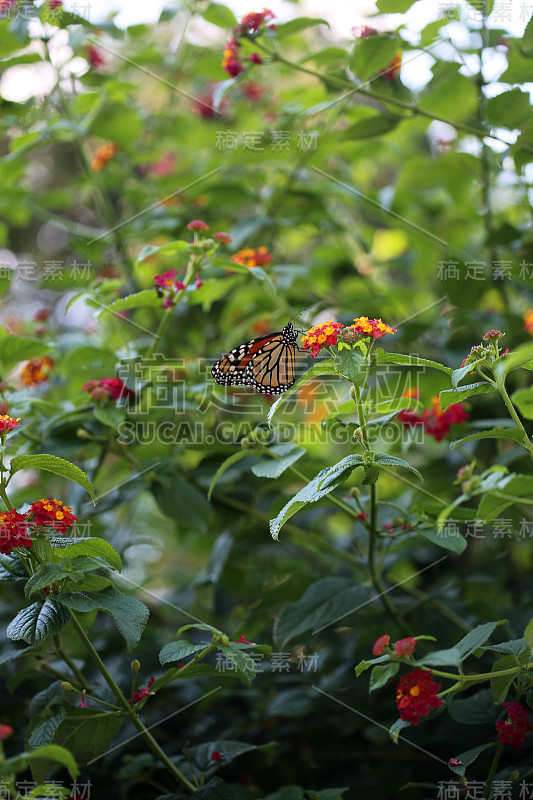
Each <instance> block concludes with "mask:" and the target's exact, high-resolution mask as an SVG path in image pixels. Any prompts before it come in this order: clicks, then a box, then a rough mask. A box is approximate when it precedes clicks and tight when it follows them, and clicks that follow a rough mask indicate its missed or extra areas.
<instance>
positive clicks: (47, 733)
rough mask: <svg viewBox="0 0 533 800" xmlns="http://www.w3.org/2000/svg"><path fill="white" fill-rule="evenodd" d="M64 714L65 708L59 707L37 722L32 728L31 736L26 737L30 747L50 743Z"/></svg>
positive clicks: (65, 713) (65, 714)
mask: <svg viewBox="0 0 533 800" xmlns="http://www.w3.org/2000/svg"><path fill="white" fill-rule="evenodd" d="M66 716H67V712H66V709H64V708H60V709H59V710H58V711H57V712H56V713H55V714H54V715H53V716H51V717H48V718H47V719H44V720H42V722H39V723H38V724H37V725H36V726H35V728H34V729H33V730H32V732H31V736H30V738H29V739H28V744H29V745H30V747H40V746H41V745H43V744H50V742H52V741H53V738H54V736H55V734H56V731H57V729H58V728H59V726H60V725H61V723H62V722H63V720H64V719H65V717H66Z"/></svg>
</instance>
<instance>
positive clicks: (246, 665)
mask: <svg viewBox="0 0 533 800" xmlns="http://www.w3.org/2000/svg"><path fill="white" fill-rule="evenodd" d="M218 650H220V652H221V653H223V654H224V656H225V657H226V658H227V659H228V661H230V662H231V663H232V664H234V665H235V670H236V672H237V675H238V676H239V677H240V679H241V680H242V682H243V683H244V685H245V686H251V685H252V682H253V680H254V678H255V676H256V674H257V669H258V666H257V664H256V663H255V661H254V660H253V658H252V657H251V656H250V655H249V654H248V653H247V652H246V650H241V648H240V647H237V646H236V645H234V644H228V645H222V644H221V645H219V646H218Z"/></svg>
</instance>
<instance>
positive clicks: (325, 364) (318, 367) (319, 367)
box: [267, 358, 337, 427]
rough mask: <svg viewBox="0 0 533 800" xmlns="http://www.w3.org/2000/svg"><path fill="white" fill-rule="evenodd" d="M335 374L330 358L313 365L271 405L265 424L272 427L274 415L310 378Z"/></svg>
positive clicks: (333, 363)
mask: <svg viewBox="0 0 533 800" xmlns="http://www.w3.org/2000/svg"><path fill="white" fill-rule="evenodd" d="M336 374H337V370H336V369H335V362H334V361H333V359H331V358H329V359H324V360H323V361H319V362H318V364H313V366H312V367H310V368H309V369H308V370H307V372H305V373H304V374H303V375H302V377H301V378H300V379H299V380H297V381H296V383H295V384H294V385H293V386H291V388H290V389H287V391H286V392H283V394H282V395H281V396H280V397H278V399H277V400H276V402H275V403H274V404H273V405H272V407H271V408H270V411H269V412H268V415H267V422H268V424H269V426H270V427H272V420H273V419H274V415H275V414H276V413H277V412H278V410H279V409H280V407H281V406H282V405H283V403H284V402H285V401H286V400H287V399H288V398H289V397H290V396H291V394H294V392H297V391H298V389H301V387H302V386H304V384H306V383H307V381H310V380H311V379H312V378H317V377H318V376H319V375H336Z"/></svg>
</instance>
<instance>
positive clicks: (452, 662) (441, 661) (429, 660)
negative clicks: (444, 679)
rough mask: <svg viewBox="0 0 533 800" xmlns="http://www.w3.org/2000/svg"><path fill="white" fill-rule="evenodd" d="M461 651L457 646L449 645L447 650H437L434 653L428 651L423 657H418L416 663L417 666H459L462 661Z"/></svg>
mask: <svg viewBox="0 0 533 800" xmlns="http://www.w3.org/2000/svg"><path fill="white" fill-rule="evenodd" d="M462 660H463V659H462V656H461V651H460V650H458V648H457V647H449V648H447V649H446V650H435V651H433V652H432V653H426V655H425V656H423V657H422V658H419V659H417V660H416V661H415V662H414V663H415V664H416V665H417V666H422V665H424V666H426V667H448V666H449V667H458V666H459V665H460V663H461V661H462Z"/></svg>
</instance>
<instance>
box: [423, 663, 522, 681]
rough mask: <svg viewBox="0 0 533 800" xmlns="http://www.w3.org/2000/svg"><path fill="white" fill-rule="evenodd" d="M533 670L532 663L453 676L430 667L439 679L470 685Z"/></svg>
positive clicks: (450, 673)
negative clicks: (497, 670) (493, 670)
mask: <svg viewBox="0 0 533 800" xmlns="http://www.w3.org/2000/svg"><path fill="white" fill-rule="evenodd" d="M422 669H430V668H429V667H424V666H423V667H422ZM530 669H533V661H531V662H530V663H529V664H521V665H520V666H517V667H509V669H502V670H500V671H499V672H477V673H476V674H475V675H454V674H453V673H452V672H442V671H441V670H438V669H434V668H433V667H431V672H432V673H433V674H434V675H438V676H439V678H448V679H449V680H452V681H458V682H459V683H461V684H463V683H471V682H472V681H488V680H492V679H493V678H500V677H503V676H505V675H517V674H518V673H519V672H521V671H522V670H530Z"/></svg>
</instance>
